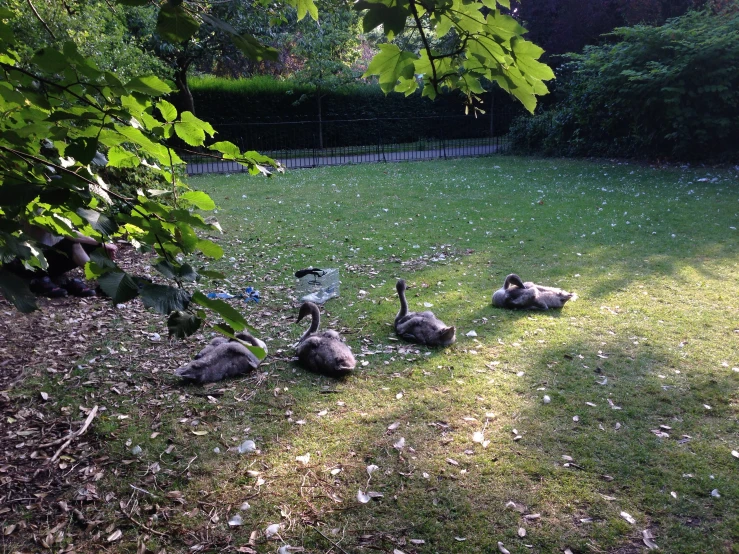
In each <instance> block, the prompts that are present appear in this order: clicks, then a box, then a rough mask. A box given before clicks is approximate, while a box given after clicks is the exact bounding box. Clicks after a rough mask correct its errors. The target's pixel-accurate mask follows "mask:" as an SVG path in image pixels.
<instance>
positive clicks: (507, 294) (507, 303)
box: [493, 273, 575, 310]
mask: <svg viewBox="0 0 739 554" xmlns="http://www.w3.org/2000/svg"><path fill="white" fill-rule="evenodd" d="M574 296H575V295H574V294H573V293H571V292H567V291H564V290H562V289H557V288H554V287H545V286H543V285H537V284H534V283H532V282H531V281H527V282H525V283H524V282H523V281H521V278H520V277H519V276H518V275H516V274H515V273H511V274H510V275H508V276H507V277H506V278H505V283H503V288H500V289H498V290H496V291H495V292H494V293H493V306H497V307H498V308H510V309H522V310H548V309H550V308H561V307H562V306H564V305H565V302H567V301H568V300H570V299H571V298H573V297H574Z"/></svg>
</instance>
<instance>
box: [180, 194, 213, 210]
mask: <svg viewBox="0 0 739 554" xmlns="http://www.w3.org/2000/svg"><path fill="white" fill-rule="evenodd" d="M180 198H181V199H182V200H186V201H187V202H189V203H190V204H193V205H194V206H195V207H197V208H199V209H201V210H213V209H215V207H216V203H215V202H213V199H212V198H211V197H210V196H208V195H207V194H206V193H204V192H202V191H199V190H190V191H187V192H185V193H184V194H181V195H180Z"/></svg>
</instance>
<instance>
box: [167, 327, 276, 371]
mask: <svg viewBox="0 0 739 554" xmlns="http://www.w3.org/2000/svg"><path fill="white" fill-rule="evenodd" d="M235 336H236V338H237V339H239V340H241V341H243V342H245V343H247V344H250V345H252V346H258V347H259V348H261V349H262V350H264V351H265V352H267V346H266V345H265V344H264V343H263V342H262V341H261V340H259V339H258V338H255V337H253V336H252V335H251V334H249V333H246V332H243V333H236V335H235ZM260 361H261V360H260V359H259V358H258V357H257V356H256V354H254V353H253V352H252V351H251V350H249V349H248V348H246V347H245V346H244V345H243V344H241V343H240V342H239V341H235V340H229V339H226V338H224V337H216V338H214V339H213V340H212V341H210V344H208V346H206V347H205V348H203V349H202V350H201V351H200V352H198V353H197V355H196V356H195V357H194V358H193V360H192V361H191V362H190V363H189V364H187V365H184V366H182V367H180V368H179V369H177V371H176V372H175V373H176V374H177V375H179V376H180V377H182V378H183V379H187V380H188V381H194V382H196V383H201V384H202V383H212V382H214V381H220V380H221V379H225V378H226V377H235V376H238V375H244V374H245V373H249V372H250V371H252V370H254V369H256V368H257V367H259V363H260Z"/></svg>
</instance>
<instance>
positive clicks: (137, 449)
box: [131, 444, 142, 456]
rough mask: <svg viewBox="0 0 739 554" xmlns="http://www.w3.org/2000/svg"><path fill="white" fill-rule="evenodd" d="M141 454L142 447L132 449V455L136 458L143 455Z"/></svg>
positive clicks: (137, 446)
mask: <svg viewBox="0 0 739 554" xmlns="http://www.w3.org/2000/svg"><path fill="white" fill-rule="evenodd" d="M141 452H142V450H141V447H140V446H139V445H138V444H137V445H136V446H134V447H133V448H132V449H131V454H133V455H134V456H138V455H139V454H141Z"/></svg>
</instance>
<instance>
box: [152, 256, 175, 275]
mask: <svg viewBox="0 0 739 554" xmlns="http://www.w3.org/2000/svg"><path fill="white" fill-rule="evenodd" d="M153 267H154V269H156V270H157V271H158V272H159V273H161V274H162V275H164V276H165V277H166V278H167V279H175V278H176V277H177V268H176V267H175V266H174V264H172V263H171V262H170V261H169V260H165V259H164V258H161V259H159V260H158V261H157V262H156V263H155V264H153Z"/></svg>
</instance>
